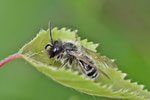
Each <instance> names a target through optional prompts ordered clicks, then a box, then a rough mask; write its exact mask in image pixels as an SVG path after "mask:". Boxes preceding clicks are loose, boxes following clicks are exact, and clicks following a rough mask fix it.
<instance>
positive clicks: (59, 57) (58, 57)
mask: <svg viewBox="0 0 150 100" xmlns="http://www.w3.org/2000/svg"><path fill="white" fill-rule="evenodd" d="M62 56H63V55H62V54H60V55H58V56H57V57H56V59H55V60H54V61H53V65H54V64H55V63H56V61H58V60H59V59H61V58H62Z"/></svg>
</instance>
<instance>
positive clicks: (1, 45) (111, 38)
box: [0, 0, 150, 100]
mask: <svg viewBox="0 0 150 100" xmlns="http://www.w3.org/2000/svg"><path fill="white" fill-rule="evenodd" d="M149 5H150V1H149V0H134V1H131V0H0V59H3V58H5V57H6V56H8V55H11V54H14V53H16V52H17V51H18V50H19V48H21V47H22V46H23V45H24V44H25V43H27V42H28V41H30V40H31V39H32V38H34V37H35V35H36V34H37V33H38V32H39V30H40V29H42V28H43V29H47V24H48V21H49V20H50V21H51V22H52V27H55V26H57V27H59V28H61V27H67V28H71V29H78V34H79V36H81V37H82V39H84V38H88V39H89V40H90V41H94V42H96V43H100V46H99V48H98V51H99V52H100V53H102V55H106V56H108V57H109V58H115V59H117V61H116V63H117V65H118V67H119V69H120V70H122V71H123V72H126V73H128V77H127V79H132V81H133V82H134V81H137V82H138V83H139V84H144V85H145V86H146V87H145V88H147V89H149V90H150V78H149V76H150V72H149V71H150V52H149V51H150V6H149ZM0 100H112V99H110V98H103V97H96V96H90V95H87V94H84V93H80V92H78V91H76V90H74V89H71V88H68V87H64V86H62V85H60V84H59V83H56V82H54V81H53V80H51V79H50V78H48V77H46V76H45V75H43V74H42V73H40V72H38V71H37V70H36V69H35V68H34V67H32V65H30V64H28V63H27V62H25V61H24V60H22V59H16V60H13V61H11V62H9V63H7V64H5V65H4V66H3V67H2V68H0Z"/></svg>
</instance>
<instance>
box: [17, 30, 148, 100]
mask: <svg viewBox="0 0 150 100" xmlns="http://www.w3.org/2000/svg"><path fill="white" fill-rule="evenodd" d="M76 32H77V31H71V30H70V29H68V30H67V29H66V28H62V29H60V30H59V29H57V28H54V29H53V30H52V35H53V39H54V40H63V41H65V40H71V41H75V34H76ZM49 42H50V37H49V30H47V31H45V30H41V31H40V32H39V33H38V34H37V36H36V37H35V38H34V39H33V40H32V41H31V42H29V43H27V44H26V45H25V46H24V47H23V48H21V49H20V50H19V52H18V53H19V54H21V55H22V56H23V58H24V59H25V60H26V61H28V62H29V63H31V64H32V65H33V66H34V67H35V68H37V69H38V70H39V71H40V72H42V73H43V74H45V75H47V76H48V77H50V78H52V79H53V80H55V81H57V82H59V83H61V84H62V85H65V86H67V87H71V88H74V89H76V90H78V91H80V92H84V93H87V94H90V95H95V96H104V97H110V98H120V99H132V100H145V99H147V100H149V99H150V92H148V91H147V90H143V88H144V86H143V85H138V84H137V83H136V82H135V83H131V82H130V80H125V79H124V78H125V76H126V74H125V73H122V72H121V71H119V70H118V69H117V68H116V65H115V64H114V62H113V60H111V59H108V58H107V57H105V56H101V55H100V54H98V53H96V47H97V46H98V44H94V43H93V42H88V41H87V39H85V40H81V39H80V38H78V43H79V44H80V45H82V46H83V47H85V48H86V49H87V50H88V53H89V55H90V56H91V57H92V58H93V60H94V62H96V65H97V67H98V68H99V69H101V70H103V71H104V72H105V73H106V74H107V75H108V76H109V77H110V78H111V80H109V79H107V78H106V77H105V76H103V75H102V74H101V73H99V77H98V78H97V79H96V80H92V79H89V78H86V77H85V75H82V74H81V73H80V72H79V70H77V69H76V68H77V65H76V64H73V65H72V67H71V68H70V67H65V68H62V69H58V68H59V66H60V65H61V63H60V62H59V61H57V62H56V63H55V64H53V61H54V59H50V58H49V56H48V55H47V53H46V51H45V49H44V48H45V46H46V44H47V43H49Z"/></svg>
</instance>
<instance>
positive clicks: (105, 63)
mask: <svg viewBox="0 0 150 100" xmlns="http://www.w3.org/2000/svg"><path fill="white" fill-rule="evenodd" d="M81 50H82V51H84V52H85V53H87V54H88V55H89V56H91V57H92V58H93V59H94V60H95V61H98V62H99V64H100V65H101V67H102V68H108V67H112V68H117V65H116V64H115V63H114V60H113V59H109V58H107V57H106V56H102V55H101V54H99V53H97V52H94V51H91V50H89V49H86V48H84V47H82V48H81Z"/></svg>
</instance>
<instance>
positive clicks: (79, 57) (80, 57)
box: [69, 52, 110, 79]
mask: <svg viewBox="0 0 150 100" xmlns="http://www.w3.org/2000/svg"><path fill="white" fill-rule="evenodd" d="M69 54H70V55H71V56H73V57H75V58H76V59H78V60H81V61H83V62H85V63H86V64H88V65H90V66H91V67H93V68H95V69H96V70H97V71H99V72H100V73H102V74H103V75H104V76H105V77H107V78H108V79H110V77H109V76H108V75H107V74H106V73H105V72H103V71H102V70H100V69H99V68H97V67H96V66H95V65H93V64H91V63H90V62H89V61H87V60H86V59H85V58H84V57H82V56H79V55H77V54H76V53H74V52H69Z"/></svg>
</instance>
